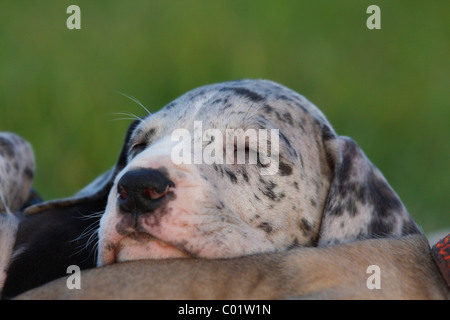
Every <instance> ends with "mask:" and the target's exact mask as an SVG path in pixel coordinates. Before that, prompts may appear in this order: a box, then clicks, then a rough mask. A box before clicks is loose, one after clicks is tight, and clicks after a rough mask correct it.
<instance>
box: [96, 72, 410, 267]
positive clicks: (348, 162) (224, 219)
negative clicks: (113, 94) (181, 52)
mask: <svg viewBox="0 0 450 320" xmlns="http://www.w3.org/2000/svg"><path fill="white" fill-rule="evenodd" d="M119 162H120V164H119V166H118V169H117V170H116V171H117V172H116V173H117V174H113V175H111V179H113V180H111V182H113V184H112V188H111V191H110V193H109V196H108V201H107V207H106V210H105V213H104V215H103V217H102V218H101V222H100V229H99V254H98V264H99V265H103V264H109V263H112V262H114V261H125V260H136V259H144V258H169V257H187V256H193V257H203V258H225V257H236V256H242V255H247V254H252V253H257V252H270V251H278V250H287V249H289V248H292V247H295V246H298V245H317V244H330V243H341V242H346V241H351V240H354V239H362V238H370V237H376V236H389V235H400V234H405V233H411V232H417V228H416V227H415V225H414V223H413V222H412V220H411V218H410V217H409V215H408V214H407V212H406V210H405V208H404V206H403V204H402V203H401V202H400V200H399V199H398V197H397V195H396V194H395V192H394V191H393V190H392V189H391V188H390V186H389V185H388V183H387V182H386V180H385V179H384V178H383V176H382V175H381V173H380V172H379V171H378V170H377V169H376V168H375V167H374V166H373V165H372V164H371V163H370V162H369V160H368V159H367V158H366V157H365V156H364V154H363V153H362V151H361V150H360V149H359V147H358V146H357V145H356V144H355V143H354V142H353V141H352V140H350V139H348V138H342V137H338V136H337V135H336V134H335V132H334V130H333V129H332V127H331V125H330V124H329V123H328V121H327V119H326V118H325V116H324V115H323V114H322V113H321V111H320V110H319V109H317V108H316V107H315V106H314V105H313V104H312V103H311V102H309V101H308V100H306V99H305V98H304V97H302V96H301V95H299V94H298V93H296V92H294V91H292V90H290V89H287V88H285V87H283V86H280V85H278V84H276V83H273V82H270V81H263V80H258V81H252V80H244V81H235V82H227V83H223V84H216V85H210V86H205V87H201V88H198V89H195V90H193V91H190V92H188V93H186V94H185V95H183V96H181V97H180V98H178V99H177V100H175V101H173V102H172V103H170V104H169V105H167V106H166V107H165V108H163V109H162V110H160V111H159V112H157V113H155V114H152V115H149V116H147V117H146V118H144V119H143V120H142V121H140V122H138V123H136V125H135V126H133V127H132V130H131V131H130V134H129V138H127V139H126V142H125V146H124V148H123V154H122V156H121V160H120V161H119Z"/></svg>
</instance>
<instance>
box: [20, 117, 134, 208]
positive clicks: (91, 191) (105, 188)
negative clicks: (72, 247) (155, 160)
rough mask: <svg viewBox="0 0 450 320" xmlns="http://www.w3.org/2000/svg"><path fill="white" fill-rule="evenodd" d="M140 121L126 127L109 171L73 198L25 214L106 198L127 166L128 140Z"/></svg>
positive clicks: (52, 202) (34, 206) (49, 203)
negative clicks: (119, 149) (115, 180)
mask: <svg viewBox="0 0 450 320" xmlns="http://www.w3.org/2000/svg"><path fill="white" fill-rule="evenodd" d="M139 123H140V120H135V121H134V122H132V123H131V125H130V126H129V127H128V130H127V134H126V136H125V140H124V143H123V146H122V150H121V152H120V155H119V159H118V160H117V163H116V165H115V166H114V167H113V168H112V169H110V170H109V171H107V172H105V173H103V174H102V175H100V176H99V177H97V178H96V179H95V180H94V181H92V182H91V183H90V184H88V185H87V186H86V187H84V188H83V189H81V190H80V191H78V192H77V193H76V194H75V195H74V196H73V197H69V198H64V199H58V200H52V201H47V202H44V203H40V204H37V205H33V206H30V207H28V208H26V209H25V214H35V213H38V212H41V211H44V210H47V209H53V208H64V207H68V206H74V205H77V204H80V203H83V202H87V201H94V200H99V199H102V198H104V199H105V201H106V198H107V197H108V194H109V191H110V189H111V187H112V185H113V182H114V178H115V176H116V175H117V173H118V172H119V171H120V170H122V169H123V168H124V167H125V166H126V164H127V154H128V150H129V148H130V146H129V140H130V137H131V135H132V133H133V131H134V129H135V128H136V127H137V125H138V124H139Z"/></svg>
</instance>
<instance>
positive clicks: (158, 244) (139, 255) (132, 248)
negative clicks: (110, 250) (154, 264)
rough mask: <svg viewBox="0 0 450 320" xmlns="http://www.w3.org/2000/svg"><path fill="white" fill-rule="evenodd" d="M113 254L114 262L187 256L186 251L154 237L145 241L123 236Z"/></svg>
mask: <svg viewBox="0 0 450 320" xmlns="http://www.w3.org/2000/svg"><path fill="white" fill-rule="evenodd" d="M115 255H116V256H115V261H116V262H123V261H133V260H144V259H168V258H187V257H189V255H188V254H187V253H186V252H184V251H182V250H180V249H178V248H176V247H175V246H173V245H171V244H168V243H166V242H163V241H160V240H158V239H156V238H152V239H149V240H145V241H142V240H140V241H137V240H136V239H132V238H124V239H122V240H121V241H120V243H119V245H118V246H117V250H116V252H115Z"/></svg>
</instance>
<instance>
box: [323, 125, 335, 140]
mask: <svg viewBox="0 0 450 320" xmlns="http://www.w3.org/2000/svg"><path fill="white" fill-rule="evenodd" d="M331 139H336V135H335V134H334V133H333V132H332V131H331V129H330V127H328V126H326V125H323V126H322V140H323V141H328V140H331Z"/></svg>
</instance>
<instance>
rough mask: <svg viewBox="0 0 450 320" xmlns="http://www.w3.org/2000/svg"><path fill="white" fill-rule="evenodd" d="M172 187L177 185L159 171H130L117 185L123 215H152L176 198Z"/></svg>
mask: <svg viewBox="0 0 450 320" xmlns="http://www.w3.org/2000/svg"><path fill="white" fill-rule="evenodd" d="M171 187H175V184H174V183H173V182H172V181H170V180H169V179H168V178H167V177H166V176H165V175H164V174H163V173H162V172H161V171H159V170H155V169H137V170H131V171H128V172H127V173H125V174H124V175H123V176H122V178H120V180H119V183H118V184H117V192H118V202H119V208H120V210H121V211H122V212H123V213H133V214H136V215H140V214H144V213H151V212H153V211H154V210H155V209H157V208H159V207H161V206H162V205H163V204H165V203H166V202H167V201H168V200H170V198H171V196H172V197H173V196H174V194H173V191H172V190H170V188H171Z"/></svg>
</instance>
